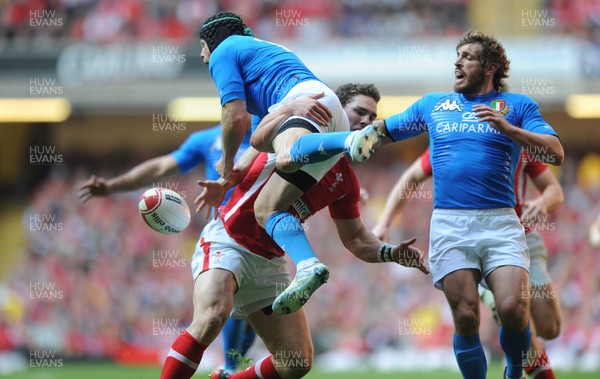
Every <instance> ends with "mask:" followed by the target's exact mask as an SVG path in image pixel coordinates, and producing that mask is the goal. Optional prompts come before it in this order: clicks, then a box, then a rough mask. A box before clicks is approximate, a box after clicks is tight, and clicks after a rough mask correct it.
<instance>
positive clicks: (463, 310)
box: [454, 303, 479, 335]
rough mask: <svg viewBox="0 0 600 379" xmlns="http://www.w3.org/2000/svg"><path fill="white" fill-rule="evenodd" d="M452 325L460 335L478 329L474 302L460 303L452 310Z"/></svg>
mask: <svg viewBox="0 0 600 379" xmlns="http://www.w3.org/2000/svg"><path fill="white" fill-rule="evenodd" d="M454 326H455V328H456V331H457V332H459V333H460V334H462V335H472V334H475V333H477V331H478V330H479V313H478V311H477V307H476V305H474V304H466V303H465V304H462V305H461V306H459V307H457V309H456V310H455V311H454Z"/></svg>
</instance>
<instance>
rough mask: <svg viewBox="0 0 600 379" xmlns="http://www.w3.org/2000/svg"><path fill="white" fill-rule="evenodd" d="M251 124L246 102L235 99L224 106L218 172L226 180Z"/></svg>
mask: <svg viewBox="0 0 600 379" xmlns="http://www.w3.org/2000/svg"><path fill="white" fill-rule="evenodd" d="M249 122H250V120H249V119H248V113H247V112H246V102H245V101H244V100H241V99H235V100H231V101H230V102H228V103H226V104H225V105H223V109H222V111H221V125H222V129H221V137H222V138H221V139H222V143H223V153H222V156H221V159H220V160H219V162H217V172H218V173H219V174H220V175H221V177H223V178H225V179H227V177H228V176H229V175H230V174H231V171H232V170H233V165H234V160H235V155H236V154H237V152H238V150H239V148H240V145H241V144H242V141H243V140H244V136H245V135H246V131H247V130H248V126H249V125H248V123H249Z"/></svg>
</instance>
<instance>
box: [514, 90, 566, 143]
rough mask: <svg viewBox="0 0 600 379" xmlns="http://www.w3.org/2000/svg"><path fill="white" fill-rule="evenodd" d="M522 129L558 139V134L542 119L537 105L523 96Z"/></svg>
mask: <svg viewBox="0 0 600 379" xmlns="http://www.w3.org/2000/svg"><path fill="white" fill-rule="evenodd" d="M521 127H522V128H523V129H525V130H527V131H530V132H532V133H538V134H550V135H553V136H556V137H558V134H556V132H555V131H554V129H552V127H551V126H550V125H549V124H548V123H547V122H546V120H544V118H543V117H542V114H541V113H540V109H539V107H538V105H537V103H536V102H535V101H533V100H532V99H531V98H529V97H527V96H523V100H522V102H521Z"/></svg>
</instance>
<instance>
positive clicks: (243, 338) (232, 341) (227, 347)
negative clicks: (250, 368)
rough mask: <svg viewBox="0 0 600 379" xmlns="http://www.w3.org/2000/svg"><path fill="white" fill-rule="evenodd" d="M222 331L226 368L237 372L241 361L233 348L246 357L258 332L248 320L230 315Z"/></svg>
mask: <svg viewBox="0 0 600 379" xmlns="http://www.w3.org/2000/svg"><path fill="white" fill-rule="evenodd" d="M222 333H223V352H224V353H225V370H227V371H229V372H235V371H236V370H237V368H238V366H239V365H240V361H239V359H238V357H237V356H236V355H234V354H232V350H233V351H235V352H236V353H239V354H240V355H241V356H243V357H245V356H246V353H247V352H248V349H250V346H252V342H254V338H255V337H256V332H254V329H252V328H251V327H250V326H249V325H248V321H246V320H237V319H235V318H233V317H230V318H229V319H228V320H227V322H226V323H225V325H224V326H223V330H222Z"/></svg>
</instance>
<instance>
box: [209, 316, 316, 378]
mask: <svg viewBox="0 0 600 379" xmlns="http://www.w3.org/2000/svg"><path fill="white" fill-rule="evenodd" d="M247 319H248V322H249V323H250V325H252V327H253V328H254V330H255V331H256V333H257V334H258V335H259V336H260V338H261V339H262V340H263V341H264V343H265V345H266V347H267V349H268V350H269V352H270V353H271V355H270V356H268V357H266V358H264V359H262V360H260V361H258V362H256V363H255V364H254V365H253V366H251V367H249V368H248V369H246V371H243V372H240V373H238V374H233V375H231V376H219V375H218V371H217V372H215V373H213V375H211V379H212V378H223V377H225V378H229V379H242V378H259V377H260V378H264V379H278V378H282V379H296V378H302V377H303V376H305V375H306V374H307V373H308V372H309V371H310V369H311V367H312V362H313V346H312V341H311V338H310V330H309V327H308V321H307V319H306V315H305V313H304V310H302V309H301V310H300V311H298V312H296V313H293V314H290V315H285V316H282V315H279V314H277V313H271V314H270V315H267V314H266V313H265V312H264V311H263V310H260V311H257V312H254V313H253V314H251V315H249V316H248V317H247ZM257 372H260V374H261V375H260V376H258V375H256V373H257Z"/></svg>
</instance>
